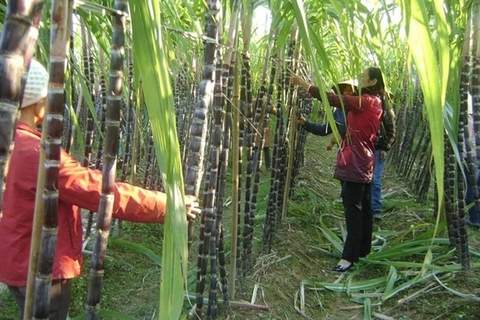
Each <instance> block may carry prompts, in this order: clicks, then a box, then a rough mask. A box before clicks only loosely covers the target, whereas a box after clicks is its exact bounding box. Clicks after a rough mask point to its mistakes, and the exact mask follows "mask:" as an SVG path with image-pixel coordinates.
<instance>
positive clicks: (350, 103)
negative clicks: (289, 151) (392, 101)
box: [308, 86, 382, 183]
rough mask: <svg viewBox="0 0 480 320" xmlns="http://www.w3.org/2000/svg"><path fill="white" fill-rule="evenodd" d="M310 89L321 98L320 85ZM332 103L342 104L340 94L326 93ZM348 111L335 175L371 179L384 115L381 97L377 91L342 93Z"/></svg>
mask: <svg viewBox="0 0 480 320" xmlns="http://www.w3.org/2000/svg"><path fill="white" fill-rule="evenodd" d="M308 92H309V93H310V94H311V95H312V96H313V97H315V98H317V99H319V100H320V92H319V90H318V88H317V87H314V86H311V87H310V88H309V90H308ZM327 98H328V102H329V103H330V105H331V106H333V107H336V108H342V104H341V103H340V96H338V95H335V94H327ZM342 100H343V106H344V108H345V110H347V111H348V113H347V132H346V134H345V137H344V138H343V140H342V145H341V147H340V150H339V152H338V155H337V166H336V168H335V172H334V174H333V176H334V177H335V178H337V179H339V180H343V181H350V182H357V183H370V182H372V176H373V165H374V163H375V143H376V141H377V135H378V132H379V129H380V122H381V118H382V101H381V100H380V98H379V97H378V96H376V95H372V94H367V93H364V94H362V95H361V96H342Z"/></svg>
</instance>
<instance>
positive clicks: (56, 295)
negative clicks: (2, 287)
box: [8, 279, 72, 320]
mask: <svg viewBox="0 0 480 320" xmlns="http://www.w3.org/2000/svg"><path fill="white" fill-rule="evenodd" d="M8 289H9V290H10V292H11V293H12V294H13V297H14V298H15V302H16V303H17V307H18V311H19V312H20V317H19V319H20V320H23V312H24V309H25V295H26V292H27V287H14V286H8ZM71 297H72V279H67V280H53V281H52V287H51V291H50V315H49V320H65V319H67V317H68V309H69V307H70V299H71Z"/></svg>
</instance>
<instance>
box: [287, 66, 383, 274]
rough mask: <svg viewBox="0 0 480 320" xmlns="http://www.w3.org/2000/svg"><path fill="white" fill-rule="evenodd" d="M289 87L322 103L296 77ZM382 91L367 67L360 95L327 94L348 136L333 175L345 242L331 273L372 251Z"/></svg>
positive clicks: (376, 76) (380, 82)
mask: <svg viewBox="0 0 480 320" xmlns="http://www.w3.org/2000/svg"><path fill="white" fill-rule="evenodd" d="M291 83H292V84H294V85H299V86H301V87H302V88H304V89H305V90H307V91H308V93H309V94H311V95H312V96H313V97H315V98H317V99H319V100H320V99H321V97H320V92H319V90H318V88H317V87H315V86H313V85H310V84H309V83H308V82H307V81H305V80H303V79H302V78H300V77H299V76H293V77H292V79H291ZM384 89H385V85H384V81H383V76H382V72H381V70H380V69H379V68H375V67H370V68H367V69H365V71H363V73H362V78H361V84H360V93H361V94H360V95H358V96H339V95H336V94H330V93H329V94H327V99H328V102H329V103H330V105H331V106H333V107H336V108H342V103H341V100H343V107H344V108H345V109H346V111H348V113H347V132H346V134H345V137H344V138H343V140H342V145H341V147H340V151H339V152H338V155H337V165H336V168H335V172H334V174H333V176H334V177H335V178H337V179H339V180H340V182H341V185H342V193H341V196H342V201H343V207H344V211H345V220H346V224H347V238H346V240H345V245H344V247H343V253H342V259H341V260H340V261H339V262H338V264H337V265H336V266H335V267H333V270H334V271H338V272H345V271H347V270H349V269H350V268H351V267H352V266H353V264H354V263H355V262H357V261H358V259H359V258H360V257H365V256H366V255H367V254H369V253H370V250H371V241H372V223H373V219H372V209H371V202H370V201H371V200H370V185H371V182H372V175H373V165H374V163H375V143H376V140H377V134H378V132H379V128H380V121H381V117H382V106H383V103H384V97H383V92H384ZM301 122H302V121H300V123H301Z"/></svg>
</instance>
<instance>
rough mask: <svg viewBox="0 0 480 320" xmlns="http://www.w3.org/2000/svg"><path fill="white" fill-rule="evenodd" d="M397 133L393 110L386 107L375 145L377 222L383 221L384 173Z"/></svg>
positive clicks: (374, 172)
mask: <svg viewBox="0 0 480 320" xmlns="http://www.w3.org/2000/svg"><path fill="white" fill-rule="evenodd" d="M396 131H397V128H396V125H395V113H394V111H393V108H390V107H384V110H383V115H382V122H381V125H380V132H379V136H378V141H377V144H376V145H375V166H374V169H373V180H372V211H373V218H374V219H376V220H381V219H382V205H383V203H382V173H383V168H384V167H385V163H386V160H387V156H388V151H390V148H391V147H392V145H393V143H394V142H395V134H396Z"/></svg>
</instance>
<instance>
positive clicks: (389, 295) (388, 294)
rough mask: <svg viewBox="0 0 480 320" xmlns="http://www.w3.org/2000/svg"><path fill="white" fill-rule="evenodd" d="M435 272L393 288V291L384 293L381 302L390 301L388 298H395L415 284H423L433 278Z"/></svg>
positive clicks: (429, 272)
mask: <svg viewBox="0 0 480 320" xmlns="http://www.w3.org/2000/svg"><path fill="white" fill-rule="evenodd" d="M435 272H438V271H428V272H426V273H425V274H424V275H423V276H420V274H418V275H417V276H416V277H414V278H412V279H410V280H408V281H406V282H404V283H402V284H400V285H399V286H397V287H395V288H393V290H391V291H390V292H385V294H384V295H383V296H382V298H381V300H382V301H387V300H388V299H390V298H392V297H394V296H396V295H397V294H399V293H400V292H401V291H403V290H406V289H409V288H411V287H412V286H414V285H417V284H420V283H423V282H425V281H427V280H428V279H430V278H432V277H433V275H434V274H435Z"/></svg>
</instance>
